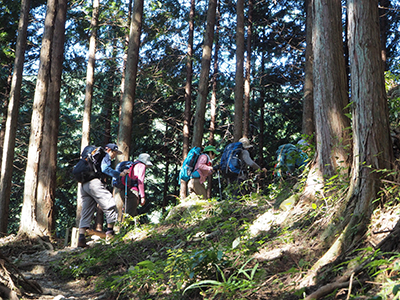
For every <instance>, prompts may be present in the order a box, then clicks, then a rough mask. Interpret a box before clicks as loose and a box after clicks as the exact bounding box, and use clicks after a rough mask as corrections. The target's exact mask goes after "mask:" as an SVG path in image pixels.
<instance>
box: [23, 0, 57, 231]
mask: <svg viewBox="0 0 400 300" xmlns="http://www.w3.org/2000/svg"><path fill="white" fill-rule="evenodd" d="M55 12H56V0H49V1H48V2H47V11H46V18H45V24H44V25H45V27H44V34H43V41H42V47H41V50H40V65H39V70H38V76H37V79H36V88H35V96H34V99H33V112H32V119H31V134H30V137H29V150H28V160H27V166H26V172H25V185H24V201H23V205H22V212H21V223H20V227H19V231H18V235H26V236H28V237H36V236H42V235H43V232H42V231H41V229H42V227H41V226H40V224H39V223H38V219H37V216H38V211H37V209H38V207H37V189H38V171H39V163H40V158H41V151H42V139H43V125H44V112H45V105H46V98H47V93H48V87H49V73H50V63H51V58H50V55H51V47H52V39H53V31H54V22H55Z"/></svg>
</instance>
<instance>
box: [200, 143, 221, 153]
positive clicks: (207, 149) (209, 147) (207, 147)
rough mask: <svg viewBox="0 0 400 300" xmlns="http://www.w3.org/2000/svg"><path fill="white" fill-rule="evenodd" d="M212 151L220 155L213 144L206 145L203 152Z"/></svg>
mask: <svg viewBox="0 0 400 300" xmlns="http://www.w3.org/2000/svg"><path fill="white" fill-rule="evenodd" d="M210 151H212V152H214V153H215V155H218V154H219V152H218V150H217V149H215V147H214V146H213V145H208V146H206V147H205V148H204V150H203V152H210Z"/></svg>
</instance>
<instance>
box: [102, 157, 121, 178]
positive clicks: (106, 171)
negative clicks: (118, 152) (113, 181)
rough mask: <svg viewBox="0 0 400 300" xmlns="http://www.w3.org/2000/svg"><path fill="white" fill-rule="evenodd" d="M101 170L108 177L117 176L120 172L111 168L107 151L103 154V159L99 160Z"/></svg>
mask: <svg viewBox="0 0 400 300" xmlns="http://www.w3.org/2000/svg"><path fill="white" fill-rule="evenodd" d="M101 172H103V173H104V174H106V175H108V176H110V177H116V178H118V177H119V174H120V172H118V171H116V170H114V169H113V168H111V158H110V155H109V154H108V153H106V156H104V158H103V160H102V161H101Z"/></svg>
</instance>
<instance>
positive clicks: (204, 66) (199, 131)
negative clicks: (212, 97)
mask: <svg viewBox="0 0 400 300" xmlns="http://www.w3.org/2000/svg"><path fill="white" fill-rule="evenodd" d="M216 10H217V0H210V1H209V3H208V10H207V26H206V32H205V35H204V44H203V55H202V58H201V71H200V81H199V93H198V96H197V101H196V112H195V116H194V129H193V140H192V147H194V146H197V147H201V146H202V144H203V132H204V117H205V111H206V103H207V96H208V81H209V80H208V77H209V73H210V64H211V52H212V44H213V39H214V25H215V16H216Z"/></svg>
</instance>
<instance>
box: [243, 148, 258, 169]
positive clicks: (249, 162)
mask: <svg viewBox="0 0 400 300" xmlns="http://www.w3.org/2000/svg"><path fill="white" fill-rule="evenodd" d="M240 159H241V160H242V161H244V162H245V163H246V165H248V166H250V167H252V168H253V169H254V170H258V169H261V167H260V166H259V165H258V164H257V163H256V162H255V161H254V160H252V159H251V157H250V153H249V151H247V150H245V149H243V150H242V151H241V152H240Z"/></svg>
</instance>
